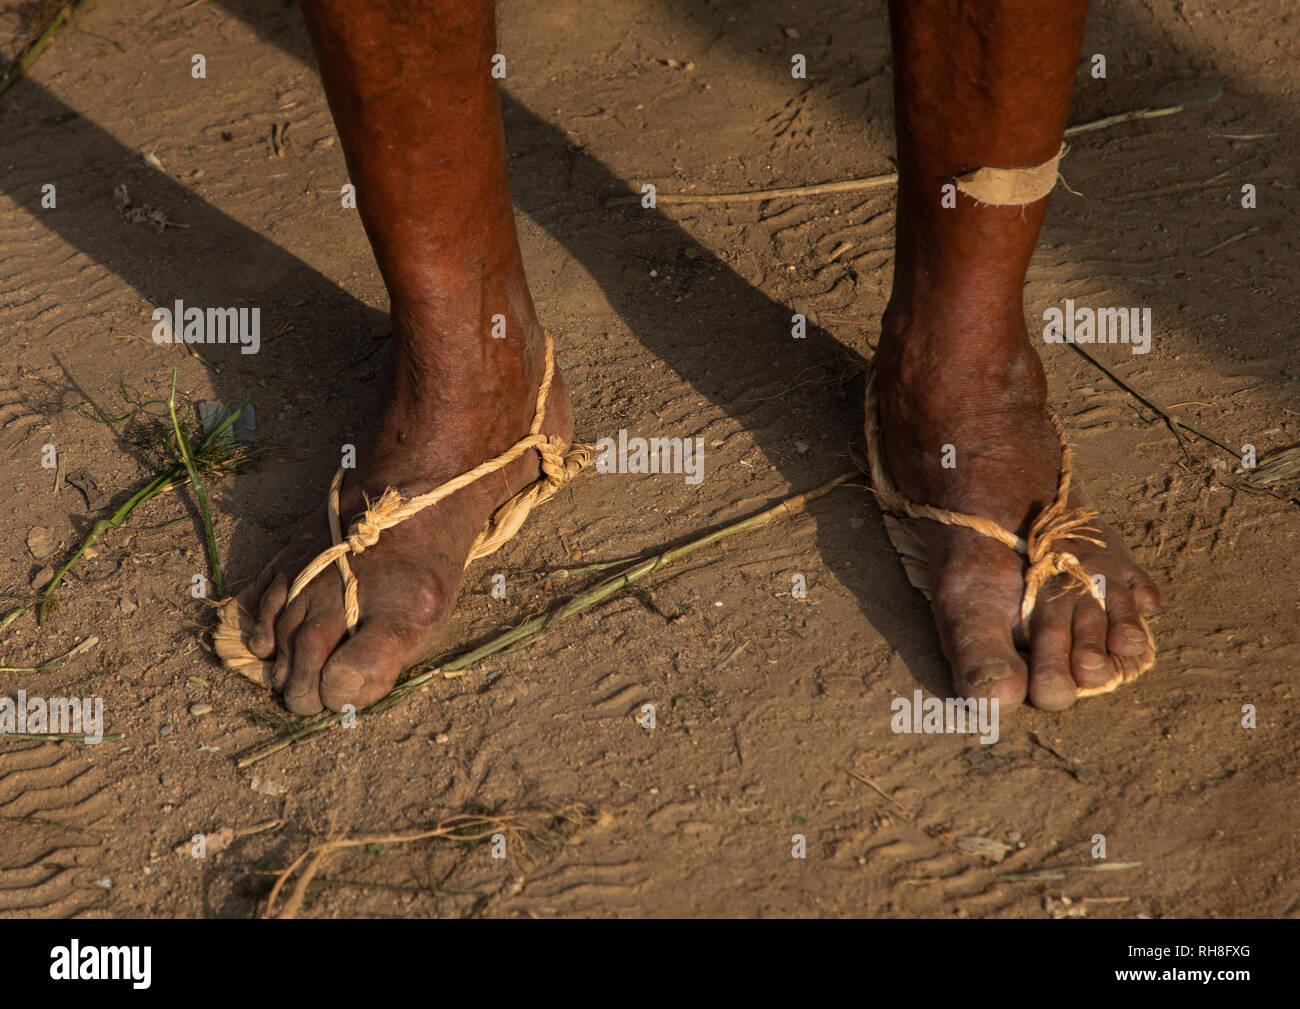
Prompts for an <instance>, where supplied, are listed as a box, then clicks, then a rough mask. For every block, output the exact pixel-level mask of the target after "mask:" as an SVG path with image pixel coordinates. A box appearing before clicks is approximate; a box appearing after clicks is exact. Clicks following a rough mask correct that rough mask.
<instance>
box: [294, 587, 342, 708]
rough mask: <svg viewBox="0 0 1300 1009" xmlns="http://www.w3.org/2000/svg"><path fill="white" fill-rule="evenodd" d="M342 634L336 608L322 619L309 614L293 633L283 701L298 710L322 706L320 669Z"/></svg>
mask: <svg viewBox="0 0 1300 1009" xmlns="http://www.w3.org/2000/svg"><path fill="white" fill-rule="evenodd" d="M343 634H344V628H343V621H342V618H341V617H340V616H339V614H338V612H337V611H331V615H330V617H326V618H324V619H322V618H320V617H317V616H315V615H314V614H313V615H310V616H309V617H308V618H307V619H306V620H304V621H303V622H302V624H301V625H300V626H299V628H298V630H297V632H296V633H295V634H294V636H293V657H292V659H291V660H290V663H289V679H288V682H287V683H286V685H285V690H284V698H285V703H286V704H288V705H289V707H290V708H292V709H293V710H294V711H298V713H299V714H310V713H312V712H316V711H319V710H320V709H321V701H322V699H321V687H320V683H321V671H322V670H323V669H324V668H325V664H326V663H327V662H328V661H329V657H330V653H331V652H333V651H334V649H335V648H336V647H338V644H339V641H340V640H341V639H342V637H343ZM291 697H292V698H293V700H292V701H291V700H290V698H291ZM295 705H296V706H295ZM300 709H302V710H300ZM307 709H310V710H307Z"/></svg>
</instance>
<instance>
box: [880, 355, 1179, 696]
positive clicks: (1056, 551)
mask: <svg viewBox="0 0 1300 1009" xmlns="http://www.w3.org/2000/svg"><path fill="white" fill-rule="evenodd" d="M866 412H867V417H866V436H867V459H868V464H869V466H870V468H871V486H872V489H873V490H874V491H875V494H876V497H877V498H878V499H879V501H880V506H881V509H882V510H883V511H884V512H885V529H886V531H887V532H888V534H889V538H890V540H891V541H892V542H893V544H894V547H895V549H896V550H898V552H899V556H900V557H901V559H902V561H903V569H904V571H906V573H907V577H908V580H909V581H910V582H911V583H912V584H913V585H914V586H915V587H916V588H918V589H920V590H921V592H923V593H924V594H925V596H926V598H927V599H928V598H929V597H930V568H929V556H928V553H927V551H926V548H925V541H924V538H923V537H922V536H921V535H920V534H919V532H918V531H917V530H916V529H915V528H909V525H910V523H909V522H908V521H907V520H916V519H929V520H930V521H932V522H939V523H942V524H943V525H950V526H963V527H965V528H967V529H971V530H973V531H975V532H977V533H979V534H980V535H982V536H988V537H991V538H992V539H995V540H997V541H998V542H999V543H1002V544H1003V545H1004V546H1006V547H1008V548H1010V549H1012V550H1014V551H1016V552H1017V553H1019V554H1021V555H1023V556H1024V557H1025V559H1026V561H1027V562H1028V567H1027V568H1026V570H1025V589H1024V594H1023V595H1022V596H1021V599H1020V623H1021V627H1022V629H1023V631H1024V633H1025V635H1026V636H1027V635H1028V634H1029V627H1030V623H1029V619H1030V617H1031V616H1032V615H1033V612H1034V607H1035V605H1036V603H1037V601H1038V593H1039V591H1040V590H1041V589H1042V588H1043V586H1044V585H1045V584H1046V583H1047V582H1048V580H1049V579H1051V578H1053V577H1055V576H1056V575H1064V576H1065V578H1066V585H1065V586H1064V587H1063V588H1062V589H1061V591H1060V592H1058V593H1057V594H1056V595H1054V596H1052V598H1053V599H1055V598H1058V597H1060V596H1062V595H1065V594H1066V593H1068V592H1069V591H1071V589H1074V590H1077V591H1079V592H1084V593H1091V592H1092V591H1093V582H1092V578H1091V577H1090V576H1089V575H1088V572H1087V571H1086V570H1085V569H1084V567H1083V564H1082V563H1080V561H1079V558H1078V557H1076V556H1075V555H1074V554H1073V553H1071V552H1070V551H1069V550H1068V549H1067V543H1068V541H1070V540H1080V541H1083V542H1086V543H1092V544H1094V545H1096V546H1099V547H1104V546H1105V545H1106V543H1105V541H1104V540H1102V539H1100V538H1099V537H1098V536H1096V535H1093V534H1095V533H1097V532H1098V530H1097V529H1096V527H1094V526H1091V525H1089V524H1088V523H1089V522H1091V521H1092V520H1093V519H1094V518H1096V517H1097V515H1098V513H1097V511H1096V509H1093V508H1087V507H1080V508H1073V509H1071V508H1070V505H1069V500H1070V483H1071V480H1072V469H1073V462H1072V459H1071V452H1070V446H1069V444H1068V443H1067V442H1066V439H1065V429H1064V428H1063V427H1062V426H1061V422H1060V420H1059V418H1057V416H1056V415H1055V414H1052V415H1051V421H1052V429H1053V430H1054V431H1055V432H1056V437H1057V440H1058V441H1059V442H1060V444H1061V468H1060V475H1059V477H1058V480H1057V486H1056V497H1055V499H1054V500H1053V501H1052V503H1051V504H1050V505H1048V506H1047V507H1046V508H1044V509H1043V510H1042V511H1041V512H1039V513H1038V516H1037V517H1036V518H1035V519H1034V521H1033V523H1031V525H1030V527H1029V535H1028V536H1027V537H1024V538H1022V537H1020V536H1017V535H1016V534H1015V533H1013V532H1011V531H1009V530H1007V529H1005V528H1003V527H1002V526H1001V525H999V524H998V523H996V522H994V521H993V520H992V519H988V518H984V517H983V516H981V515H967V514H965V513H963V512H954V511H949V510H948V509H946V508H936V507H935V506H934V505H926V504H916V503H915V502H913V501H912V500H910V499H909V498H908V497H907V496H906V495H904V494H903V493H902V492H901V491H900V490H899V489H898V488H897V486H895V484H894V481H893V479H892V478H891V477H890V475H889V469H888V467H887V466H886V463H885V450H884V443H883V438H882V436H881V432H880V417H879V405H878V399H877V389H876V373H875V368H874V367H873V368H872V369H871V370H870V371H869V372H868V375H867V395H866ZM1098 602H1100V603H1101V607H1102V609H1103V610H1104V609H1105V608H1106V599H1105V596H1104V595H1102V596H1101V597H1099V599H1098ZM1139 619H1141V618H1139ZM1142 628H1143V630H1145V631H1146V634H1147V642H1148V645H1149V647H1150V649H1151V656H1152V658H1151V660H1150V661H1148V662H1146V663H1145V664H1144V663H1142V662H1141V660H1140V658H1128V657H1125V656H1118V655H1112V656H1111V662H1112V665H1113V667H1114V669H1113V672H1112V674H1111V676H1110V678H1109V679H1108V680H1107V681H1106V683H1104V684H1102V685H1101V686H1096V687H1080V688H1078V696H1079V697H1091V696H1094V695H1096V694H1105V693H1109V692H1110V691H1112V690H1114V689H1115V688H1117V687H1119V686H1120V685H1122V684H1124V683H1129V682H1131V681H1132V680H1135V679H1137V677H1138V676H1140V675H1141V674H1142V673H1144V672H1146V670H1147V669H1149V668H1150V667H1151V666H1152V665H1154V656H1155V639H1154V638H1153V637H1152V634H1151V628H1150V627H1149V626H1148V625H1147V622H1146V620H1145V619H1142Z"/></svg>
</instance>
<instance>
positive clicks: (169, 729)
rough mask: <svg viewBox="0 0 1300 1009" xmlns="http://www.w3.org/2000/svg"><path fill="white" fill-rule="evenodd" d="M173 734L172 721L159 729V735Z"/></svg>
mask: <svg viewBox="0 0 1300 1009" xmlns="http://www.w3.org/2000/svg"><path fill="white" fill-rule="evenodd" d="M171 734H172V723H171V722H168V723H167V724H165V725H164V726H163V727H162V728H161V729H159V730H158V735H160V736H170V735H171Z"/></svg>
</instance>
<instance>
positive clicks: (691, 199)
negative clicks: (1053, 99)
mask: <svg viewBox="0 0 1300 1009" xmlns="http://www.w3.org/2000/svg"><path fill="white" fill-rule="evenodd" d="M1217 97H1218V95H1215V96H1214V98H1217ZM1214 98H1210V99H1207V101H1213V100H1214ZM1200 104H1203V102H1184V103H1183V104H1181V105H1168V106H1165V107H1164V108H1159V109H1135V110H1133V111H1132V112H1121V113H1119V114H1117V115H1113V116H1107V117H1106V118H1104V119H1096V120H1093V121H1092V122H1090V123H1079V124H1078V125H1076V126H1071V127H1069V128H1068V129H1067V130H1066V131H1065V135H1066V136H1067V137H1073V136H1078V135H1079V134H1080V133H1089V132H1091V131H1092V130H1104V129H1107V128H1109V127H1111V126H1117V125H1119V124H1120V123H1131V122H1135V121H1137V120H1139V119H1156V118H1159V117H1160V116H1172V115H1174V114H1175V113H1178V112H1182V111H1183V110H1184V109H1186V108H1187V106H1189V105H1200ZM897 183H898V173H897V172H889V173H887V174H884V175H870V176H867V177H866V178H862V179H846V180H845V181H843V182H820V183H817V184H816V185H811V186H784V187H782V188H779V189H753V190H749V191H748V192H742V193H658V192H657V193H655V205H656V206H658V205H659V204H660V203H752V202H754V201H761V200H779V199H782V198H784V197H790V196H825V195H827V194H830V193H857V192H862V191H863V190H867V189H883V188H885V187H886V186H893V185H896V184H897ZM641 199H642V198H641V196H639V195H636V194H629V195H625V196H612V197H610V198H609V199H607V200H605V201H604V205H605V206H606V207H630V206H633V205H636V204H639V203H640V202H641Z"/></svg>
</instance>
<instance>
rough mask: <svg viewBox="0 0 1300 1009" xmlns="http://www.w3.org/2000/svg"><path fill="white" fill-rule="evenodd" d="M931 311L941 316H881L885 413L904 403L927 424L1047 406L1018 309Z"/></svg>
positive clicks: (946, 305) (879, 370)
mask: <svg viewBox="0 0 1300 1009" xmlns="http://www.w3.org/2000/svg"><path fill="white" fill-rule="evenodd" d="M933 303H934V304H938V305H940V306H942V308H941V310H940V311H939V312H934V311H931V310H927V311H925V312H924V313H919V314H909V313H904V312H902V311H899V310H898V309H897V308H896V307H895V306H894V304H893V303H892V302H891V306H890V308H889V309H887V310H886V312H885V318H884V320H883V321H882V327H881V338H880V346H879V349H878V351H877V354H876V375H877V381H878V383H879V387H880V391H881V395H882V399H883V400H884V401H885V407H886V409H887V410H890V412H893V411H892V410H891V407H895V406H901V404H902V402H903V401H904V400H905V401H907V402H908V403H909V404H910V406H909V412H915V413H920V414H923V415H930V416H942V415H949V416H950V415H952V414H953V413H955V412H958V411H974V412H986V411H1001V410H1005V409H1008V408H1014V409H1041V408H1043V407H1045V406H1046V403H1047V380H1046V376H1045V374H1044V372H1043V367H1042V362H1041V361H1040V360H1039V358H1038V355H1037V353H1035V351H1034V349H1033V346H1032V345H1031V344H1030V342H1029V335H1028V332H1027V330H1026V328H1025V324H1024V318H1023V309H1022V308H1021V306H1020V304H1019V303H1017V304H1015V305H1014V307H1007V306H995V307H990V306H972V305H971V304H969V303H966V304H964V305H963V304H959V303H954V302H952V301H947V300H945V299H940V298H936V299H935V300H934V302H933Z"/></svg>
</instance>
